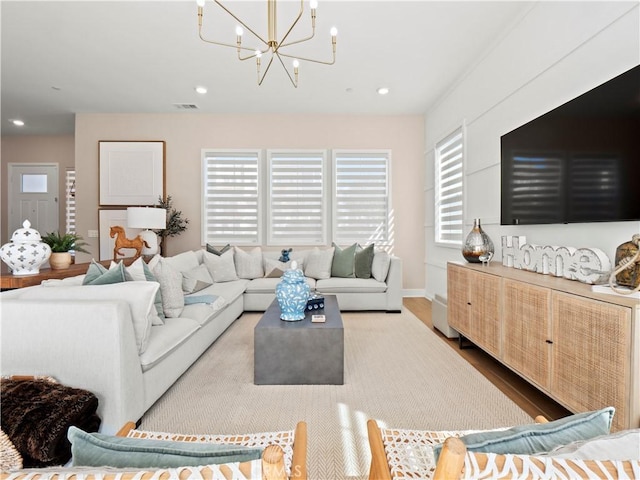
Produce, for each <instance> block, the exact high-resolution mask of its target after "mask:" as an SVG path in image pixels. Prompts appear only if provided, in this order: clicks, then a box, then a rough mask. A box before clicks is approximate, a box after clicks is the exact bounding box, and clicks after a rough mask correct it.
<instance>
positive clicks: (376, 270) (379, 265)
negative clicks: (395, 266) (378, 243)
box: [371, 250, 391, 282]
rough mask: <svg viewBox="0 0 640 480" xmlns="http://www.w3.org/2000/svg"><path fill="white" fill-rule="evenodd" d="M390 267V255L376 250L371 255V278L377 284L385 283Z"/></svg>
mask: <svg viewBox="0 0 640 480" xmlns="http://www.w3.org/2000/svg"><path fill="white" fill-rule="evenodd" d="M390 265H391V255H389V254H388V253H387V252H385V251H384V250H376V252H375V253H374V254H373V262H372V263H371V276H372V277H373V278H375V279H376V280H378V281H379V282H385V281H386V280H387V275H388V274H389V266H390Z"/></svg>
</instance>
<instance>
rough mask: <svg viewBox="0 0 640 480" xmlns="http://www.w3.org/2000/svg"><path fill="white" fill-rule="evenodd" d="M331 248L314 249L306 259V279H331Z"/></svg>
mask: <svg viewBox="0 0 640 480" xmlns="http://www.w3.org/2000/svg"><path fill="white" fill-rule="evenodd" d="M333 250H334V249H333V247H331V248H325V249H322V250H321V249H319V248H317V247H316V248H314V249H313V250H311V251H310V252H309V254H308V255H307V258H306V263H305V267H304V274H305V276H307V277H311V278H315V279H316V280H320V279H322V278H330V277H331V264H332V263H333Z"/></svg>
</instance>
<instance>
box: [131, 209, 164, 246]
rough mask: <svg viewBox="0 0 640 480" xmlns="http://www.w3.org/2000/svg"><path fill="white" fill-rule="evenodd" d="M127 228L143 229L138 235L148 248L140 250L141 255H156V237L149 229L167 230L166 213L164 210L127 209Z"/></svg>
mask: <svg viewBox="0 0 640 480" xmlns="http://www.w3.org/2000/svg"><path fill="white" fill-rule="evenodd" d="M127 226H128V227H129V228H144V229H145V230H144V231H142V232H141V233H140V235H141V236H142V239H143V240H144V241H145V242H147V245H149V246H148V247H144V248H143V249H142V254H143V255H155V254H156V253H158V236H157V235H156V234H155V233H154V232H152V231H151V230H150V229H151V228H154V229H163V228H167V211H166V210H165V209H164V208H150V207H129V208H127Z"/></svg>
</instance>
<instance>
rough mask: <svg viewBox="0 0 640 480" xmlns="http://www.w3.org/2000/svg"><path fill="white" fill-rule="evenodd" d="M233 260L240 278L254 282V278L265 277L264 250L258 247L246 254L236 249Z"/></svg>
mask: <svg viewBox="0 0 640 480" xmlns="http://www.w3.org/2000/svg"><path fill="white" fill-rule="evenodd" d="M233 258H234V263H235V267H236V275H238V278H245V279H247V280H252V279H254V278H261V277H264V268H263V267H262V249H261V248H260V247H256V248H254V249H253V250H251V251H249V252H245V251H244V250H242V249H241V248H238V247H234V249H233Z"/></svg>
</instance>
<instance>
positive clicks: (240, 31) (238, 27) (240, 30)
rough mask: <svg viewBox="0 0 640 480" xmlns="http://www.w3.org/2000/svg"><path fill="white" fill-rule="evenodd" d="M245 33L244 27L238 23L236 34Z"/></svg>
mask: <svg viewBox="0 0 640 480" xmlns="http://www.w3.org/2000/svg"><path fill="white" fill-rule="evenodd" d="M243 33H244V31H243V30H242V27H241V26H240V25H238V26H237V27H236V35H237V36H239V37H241V36H242V34H243Z"/></svg>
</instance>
